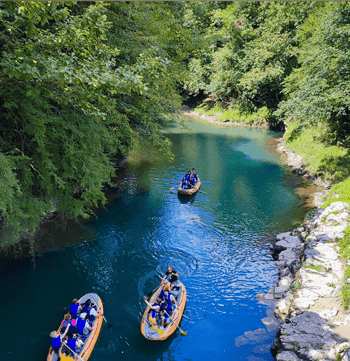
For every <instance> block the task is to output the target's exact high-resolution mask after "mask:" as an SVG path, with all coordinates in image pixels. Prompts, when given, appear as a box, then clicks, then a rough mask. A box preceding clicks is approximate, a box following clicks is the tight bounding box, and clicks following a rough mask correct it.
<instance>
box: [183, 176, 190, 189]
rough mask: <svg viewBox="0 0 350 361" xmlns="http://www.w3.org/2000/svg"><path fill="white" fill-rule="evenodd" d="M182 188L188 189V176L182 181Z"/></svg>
mask: <svg viewBox="0 0 350 361" xmlns="http://www.w3.org/2000/svg"><path fill="white" fill-rule="evenodd" d="M181 188H182V189H188V188H189V186H188V180H187V179H186V177H183V179H182V181H181Z"/></svg>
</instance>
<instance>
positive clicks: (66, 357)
mask: <svg viewBox="0 0 350 361" xmlns="http://www.w3.org/2000/svg"><path fill="white" fill-rule="evenodd" d="M64 346H65V347H67V348H68V350H70V351H72V352H73V353H74V354H75V355H76V356H78V358H79V359H80V360H81V361H84V360H83V359H82V358H81V357H80V356H79V355H78V354H77V353H76V352H75V351H73V350H72V349H71V348H70V347H69V346H68V345H67V343H65V345H64ZM60 358H61V360H62V361H63V360H65V359H66V360H69V359H71V358H70V357H69V356H63V355H60ZM74 358H75V357H74Z"/></svg>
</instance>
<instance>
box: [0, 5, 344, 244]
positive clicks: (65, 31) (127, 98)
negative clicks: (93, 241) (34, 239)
mask: <svg viewBox="0 0 350 361" xmlns="http://www.w3.org/2000/svg"><path fill="white" fill-rule="evenodd" d="M349 29H350V5H349V3H347V2H252V1H248V2H197V1H189V2H178V1H174V2H169V1H164V2H158V1H157V2H147V1H146V2H144V1H140V2H136V1H130V2H25V1H23V2H20V1H18V2H0V47H1V53H0V82H1V87H0V114H1V115H0V116H1V121H0V136H1V142H0V187H1V190H2V191H1V194H0V237H1V239H2V240H5V241H4V242H6V244H9V243H11V242H14V241H15V240H16V239H18V237H19V232H20V231H27V232H29V233H30V232H32V231H33V230H34V228H35V227H36V226H37V224H38V220H39V219H40V217H42V216H43V215H45V214H47V213H48V212H50V211H52V209H56V210H57V211H59V212H61V213H63V214H65V215H66V216H67V217H77V216H83V217H88V216H89V215H90V214H91V209H92V207H94V206H97V205H99V204H101V203H104V202H105V201H106V199H105V196H104V193H103V186H104V185H106V184H111V177H112V175H113V174H114V171H115V167H116V163H117V161H118V159H120V157H122V156H125V155H126V154H128V152H129V151H130V150H131V149H132V148H133V147H134V146H135V145H136V144H139V143H151V144H153V146H155V147H156V148H157V149H158V150H159V151H160V152H161V153H162V154H164V155H165V156H166V157H168V158H169V159H171V157H172V154H171V152H170V147H169V145H170V142H169V140H167V138H165V137H163V136H162V134H161V132H160V126H161V124H162V123H163V122H164V121H166V120H167V119H169V118H171V117H177V116H178V114H179V111H180V109H181V101H182V98H181V95H183V94H184V93H187V95H195V94H197V93H198V92H204V93H205V94H206V96H207V97H208V99H210V101H211V102H212V103H213V104H214V105H220V106H221V107H224V108H228V109H236V110H239V111H242V112H246V113H251V114H252V113H253V114H254V112H256V111H259V110H262V109H264V111H265V110H266V111H265V113H264V114H267V117H268V120H269V121H270V122H271V123H274V124H275V123H278V122H284V123H285V124H293V132H292V133H293V134H292V136H298V134H300V132H301V131H302V130H303V129H305V128H307V127H309V126H310V125H313V124H314V125H315V124H316V125H319V126H320V129H321V130H320V134H319V136H320V139H321V140H322V141H323V142H326V143H329V144H338V145H342V146H346V147H348V146H349V141H350V122H349V114H350V113H349V107H348V104H349V89H348V88H349V70H348V69H349V62H350V55H349V52H348V48H349Z"/></svg>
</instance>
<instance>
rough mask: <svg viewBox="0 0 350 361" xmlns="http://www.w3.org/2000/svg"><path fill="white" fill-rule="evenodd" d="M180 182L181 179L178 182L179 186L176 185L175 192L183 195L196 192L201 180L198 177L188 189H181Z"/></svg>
mask: <svg viewBox="0 0 350 361" xmlns="http://www.w3.org/2000/svg"><path fill="white" fill-rule="evenodd" d="M181 183H182V181H181V182H180V184H179V186H178V187H177V192H178V193H179V194H183V195H188V196H190V195H192V194H195V193H196V192H198V190H199V188H200V187H201V180H200V179H199V178H198V181H197V183H196V184H195V185H194V187H193V188H190V189H183V188H182V187H181Z"/></svg>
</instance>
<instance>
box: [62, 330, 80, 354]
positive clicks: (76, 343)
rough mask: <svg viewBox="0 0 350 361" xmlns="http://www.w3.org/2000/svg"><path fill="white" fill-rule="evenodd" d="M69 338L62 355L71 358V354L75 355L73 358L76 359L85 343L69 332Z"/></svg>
mask: <svg viewBox="0 0 350 361" xmlns="http://www.w3.org/2000/svg"><path fill="white" fill-rule="evenodd" d="M67 336H68V340H67V342H66V344H65V346H64V347H63V348H62V353H63V354H64V355H65V356H69V355H70V354H72V353H73V357H74V356H75V354H79V353H80V351H81V346H82V345H84V342H83V341H82V340H80V339H78V338H75V337H74V335H73V333H71V332H68V333H67ZM74 359H75V358H74Z"/></svg>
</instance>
